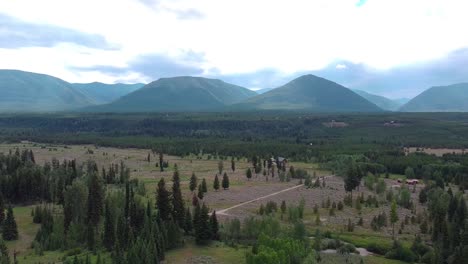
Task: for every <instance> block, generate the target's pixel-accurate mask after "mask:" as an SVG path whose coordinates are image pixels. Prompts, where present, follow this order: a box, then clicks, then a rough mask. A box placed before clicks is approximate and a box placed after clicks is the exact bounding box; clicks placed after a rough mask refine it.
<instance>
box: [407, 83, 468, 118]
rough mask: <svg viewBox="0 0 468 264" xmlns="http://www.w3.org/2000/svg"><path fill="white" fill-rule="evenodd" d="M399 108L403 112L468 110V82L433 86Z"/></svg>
mask: <svg viewBox="0 0 468 264" xmlns="http://www.w3.org/2000/svg"><path fill="white" fill-rule="evenodd" d="M399 110H400V111H403V112H468V83H459V84H453V85H448V86H435V87H431V88H429V89H428V90H426V91H424V92H422V93H421V94H420V95H418V96H416V97H415V98H413V99H412V100H410V101H409V102H408V103H406V104H405V105H403V106H402V107H401V108H400V109H399Z"/></svg>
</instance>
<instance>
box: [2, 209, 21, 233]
mask: <svg viewBox="0 0 468 264" xmlns="http://www.w3.org/2000/svg"><path fill="white" fill-rule="evenodd" d="M2 233H3V239H5V240H6V241H11V240H16V239H18V227H17V226H16V220H15V216H14V215H13V208H12V207H11V205H10V206H8V210H7V215H6V218H5V221H4V222H3V229H2Z"/></svg>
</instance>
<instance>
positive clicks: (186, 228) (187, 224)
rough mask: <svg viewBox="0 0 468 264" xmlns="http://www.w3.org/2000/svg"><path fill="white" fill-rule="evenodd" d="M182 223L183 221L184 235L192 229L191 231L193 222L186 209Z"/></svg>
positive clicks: (188, 210)
mask: <svg viewBox="0 0 468 264" xmlns="http://www.w3.org/2000/svg"><path fill="white" fill-rule="evenodd" d="M184 221H185V225H184V231H185V233H186V234H189V233H190V232H191V231H192V229H193V222H192V221H193V220H192V213H190V209H189V208H187V209H186V210H185V218H184Z"/></svg>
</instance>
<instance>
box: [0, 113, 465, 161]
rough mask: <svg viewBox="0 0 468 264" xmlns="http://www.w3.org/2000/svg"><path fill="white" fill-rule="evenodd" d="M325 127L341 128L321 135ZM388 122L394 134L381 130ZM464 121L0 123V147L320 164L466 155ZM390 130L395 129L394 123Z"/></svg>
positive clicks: (292, 118)
mask: <svg viewBox="0 0 468 264" xmlns="http://www.w3.org/2000/svg"><path fill="white" fill-rule="evenodd" d="M332 120H336V121H339V122H345V123H347V124H348V126H346V127H344V128H340V127H327V126H325V125H324V123H329V122H331V121H332ZM391 121H395V122H396V124H397V125H396V126H390V127H389V126H385V125H384V124H385V123H388V122H391ZM467 122H468V115H466V114H450V113H446V114H430V115H429V114H409V113H406V114H404V113H391V114H375V115H362V114H355V115H353V114H347V115H340V114H335V115H324V114H304V113H291V112H289V113H288V112H264V113H211V114H194V113H192V114H182V113H179V114H175V113H169V114H57V115H2V116H0V126H1V127H2V129H1V130H0V139H3V140H10V141H18V140H32V141H37V142H49V143H68V144H73V143H76V144H78V143H91V144H101V145H109V146H117V147H144V148H154V149H158V150H160V151H163V152H165V153H170V154H175V155H187V154H188V153H199V152H201V151H203V152H205V153H207V152H208V153H218V154H221V155H225V156H247V157H248V156H253V155H260V156H268V155H273V156H287V157H289V158H291V159H296V160H310V159H318V160H320V161H322V160H327V159H329V158H330V156H333V155H335V154H354V153H366V152H368V151H371V150H373V149H376V148H378V149H381V150H396V149H399V148H400V147H402V146H425V147H430V146H434V147H457V148H460V147H461V146H463V147H468V136H467V135H468V126H466V124H467ZM394 124H395V123H394Z"/></svg>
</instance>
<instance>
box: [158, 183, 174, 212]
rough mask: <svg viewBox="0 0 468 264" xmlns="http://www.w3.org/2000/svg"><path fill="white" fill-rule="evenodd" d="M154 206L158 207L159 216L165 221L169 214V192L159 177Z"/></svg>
mask: <svg viewBox="0 0 468 264" xmlns="http://www.w3.org/2000/svg"><path fill="white" fill-rule="evenodd" d="M156 208H157V209H158V213H159V216H160V217H161V219H162V220H163V221H167V220H169V218H170V214H171V205H170V200H169V192H168V191H167V190H166V182H165V181H164V178H161V180H159V182H158V189H157V191H156Z"/></svg>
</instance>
